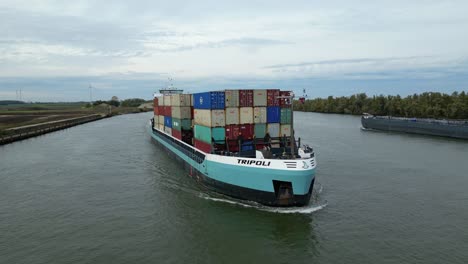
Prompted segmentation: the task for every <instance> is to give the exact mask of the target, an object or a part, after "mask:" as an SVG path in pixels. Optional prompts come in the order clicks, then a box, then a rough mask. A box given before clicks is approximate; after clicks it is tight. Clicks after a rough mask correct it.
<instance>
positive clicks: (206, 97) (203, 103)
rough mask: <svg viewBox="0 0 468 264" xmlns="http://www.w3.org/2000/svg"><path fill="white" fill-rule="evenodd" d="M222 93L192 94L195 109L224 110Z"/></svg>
mask: <svg viewBox="0 0 468 264" xmlns="http://www.w3.org/2000/svg"><path fill="white" fill-rule="evenodd" d="M224 104H225V96H224V92H206V93H196V94H193V106H194V108H195V109H224Z"/></svg>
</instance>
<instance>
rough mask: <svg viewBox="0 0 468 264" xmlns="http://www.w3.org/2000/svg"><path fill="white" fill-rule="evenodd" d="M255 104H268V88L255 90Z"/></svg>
mask: <svg viewBox="0 0 468 264" xmlns="http://www.w3.org/2000/svg"><path fill="white" fill-rule="evenodd" d="M253 93H254V94H253V95H254V96H253V99H254V106H267V90H253Z"/></svg>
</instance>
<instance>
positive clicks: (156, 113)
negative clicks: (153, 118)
mask: <svg viewBox="0 0 468 264" xmlns="http://www.w3.org/2000/svg"><path fill="white" fill-rule="evenodd" d="M153 111H154V115H159V106H155V107H154V108H153Z"/></svg>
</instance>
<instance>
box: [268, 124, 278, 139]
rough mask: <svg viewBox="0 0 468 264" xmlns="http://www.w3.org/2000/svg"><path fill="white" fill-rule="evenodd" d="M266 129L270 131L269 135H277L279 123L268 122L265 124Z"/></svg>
mask: <svg viewBox="0 0 468 264" xmlns="http://www.w3.org/2000/svg"><path fill="white" fill-rule="evenodd" d="M267 131H268V133H270V137H279V136H281V135H280V124H279V123H269V124H268V125H267Z"/></svg>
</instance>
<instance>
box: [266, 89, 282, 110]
mask: <svg viewBox="0 0 468 264" xmlns="http://www.w3.org/2000/svg"><path fill="white" fill-rule="evenodd" d="M279 95H280V91H279V90H278V89H271V90H267V106H279V99H278V96H279Z"/></svg>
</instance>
